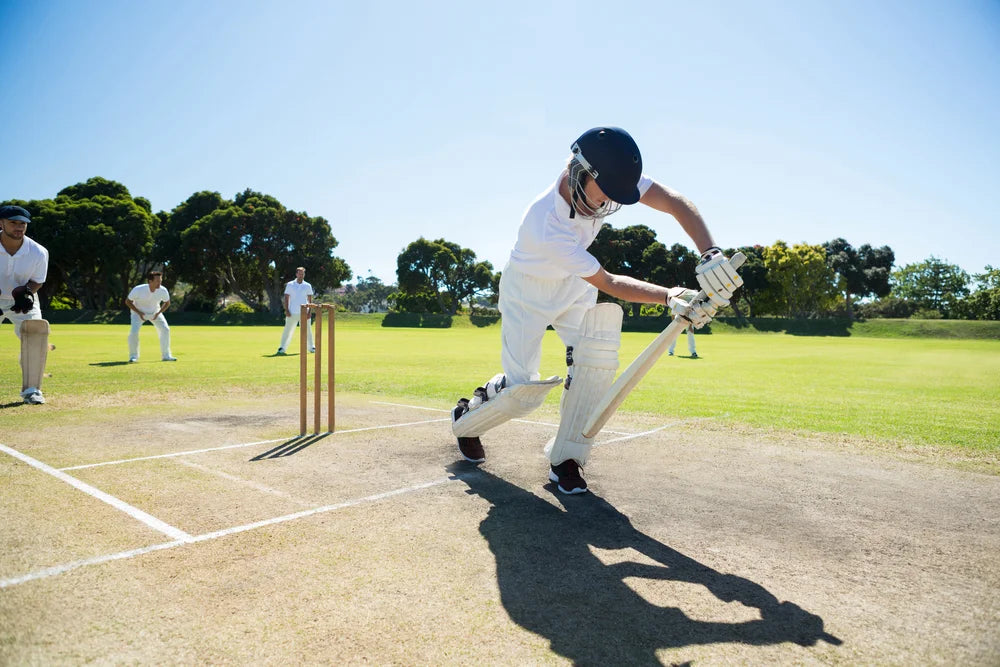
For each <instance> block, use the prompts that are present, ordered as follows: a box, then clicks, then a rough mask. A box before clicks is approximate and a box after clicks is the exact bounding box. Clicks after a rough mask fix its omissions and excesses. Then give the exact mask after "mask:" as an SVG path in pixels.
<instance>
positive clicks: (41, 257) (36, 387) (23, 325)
mask: <svg viewBox="0 0 1000 667" xmlns="http://www.w3.org/2000/svg"><path fill="white" fill-rule="evenodd" d="M29 222H31V214H30V213H29V212H28V211H27V209H24V208H22V207H20V206H0V246H2V250H0V324H2V323H3V322H4V320H6V321H9V322H10V323H11V324H13V325H14V334H15V335H16V336H17V337H18V339H19V340H20V342H21V398H22V399H23V400H24V402H25V403H30V404H39V403H44V402H45V397H44V396H43V395H42V376H43V375H44V374H45V361H46V358H47V356H48V352H49V323H48V322H46V321H45V320H43V319H42V309H41V306H40V305H39V303H38V299H37V298H35V294H36V293H37V292H38V290H39V289H40V288H41V286H42V283H44V282H45V278H46V276H47V274H48V270H49V251H48V250H46V249H45V247H44V246H42V245H41V244H39V243H36V242H35V241H33V240H32V239H30V238H28V235H27V231H28V223H29Z"/></svg>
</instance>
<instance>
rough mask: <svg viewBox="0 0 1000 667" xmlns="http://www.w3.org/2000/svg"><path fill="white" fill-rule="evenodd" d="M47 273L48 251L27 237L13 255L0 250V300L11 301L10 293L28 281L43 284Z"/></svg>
mask: <svg viewBox="0 0 1000 667" xmlns="http://www.w3.org/2000/svg"><path fill="white" fill-rule="evenodd" d="M48 273H49V251H48V250H46V249H45V246H43V245H41V244H39V243H35V242H34V241H32V240H31V239H30V238H28V237H27V236H25V237H24V243H22V244H21V247H20V248H18V250H17V252H15V253H14V254H13V255H9V254H7V251H6V250H4V249H2V248H0V298H2V299H13V298H14V297H13V295H12V294H11V291H12V290H13V289H14V288H15V287H21V286H23V285H27V284H28V281H29V280H34V281H35V282H36V283H44V282H45V278H46V277H47V276H48Z"/></svg>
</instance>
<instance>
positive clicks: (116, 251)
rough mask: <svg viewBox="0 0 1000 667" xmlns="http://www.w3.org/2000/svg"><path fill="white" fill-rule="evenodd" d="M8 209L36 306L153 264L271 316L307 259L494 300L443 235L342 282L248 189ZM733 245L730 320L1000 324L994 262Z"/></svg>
mask: <svg viewBox="0 0 1000 667" xmlns="http://www.w3.org/2000/svg"><path fill="white" fill-rule="evenodd" d="M7 203H12V204H17V205H20V206H24V207H25V208H27V209H28V210H29V211H31V214H32V224H31V225H30V229H29V235H30V236H31V237H32V238H34V239H35V240H36V241H38V242H39V243H41V244H42V245H44V246H45V247H46V248H48V250H49V276H48V279H47V280H46V282H45V285H44V286H43V288H42V290H41V292H40V294H39V296H40V298H41V300H42V305H43V308H51V307H55V308H85V309H95V310H105V309H115V308H119V307H121V304H122V300H123V299H124V297H125V296H126V295H127V294H128V291H129V289H131V287H132V286H134V285H136V284H139V283H141V282H143V281H144V275H145V274H146V272H147V271H149V270H151V269H153V268H157V269H162V270H164V272H165V276H164V283H165V284H166V285H167V287H168V288H169V289H171V292H172V294H173V293H174V291H175V289H176V288H178V287H182V288H183V289H182V290H181V293H182V296H181V298H180V299H179V303H176V304H175V307H177V308H179V309H181V310H199V311H209V312H211V311H214V310H216V309H217V308H218V307H219V305H220V303H222V302H223V300H224V297H226V296H229V295H235V296H237V297H238V298H239V299H240V301H242V302H243V303H244V304H246V306H247V307H249V309H251V310H254V311H259V312H266V311H270V312H272V313H274V314H275V315H278V314H279V313H280V312H281V300H282V299H281V295H282V293H283V290H284V284H285V282H287V281H288V280H290V279H291V278H292V277H293V276H294V272H295V267H296V266H305V267H307V269H308V274H307V279H308V280H309V282H310V283H312V285H313V287H314V289H315V290H316V291H317V293H320V294H325V298H327V299H328V300H333V301H336V302H337V303H338V305H339V306H340V307H342V308H344V309H346V310H354V311H375V310H385V309H390V310H395V311H403V312H429V313H447V314H454V313H456V312H458V311H459V310H461V309H462V308H464V307H469V308H473V309H474V308H477V307H483V308H489V307H493V306H495V305H496V302H497V292H498V289H499V282H500V273H499V272H497V271H495V269H494V267H493V266H492V264H491V263H490V262H487V261H481V260H479V259H478V258H477V257H476V253H475V251H473V250H472V249H469V248H463V247H461V246H460V245H459V244H457V243H454V242H451V241H448V240H446V239H435V240H429V239H426V238H423V237H420V238H418V239H416V240H414V241H412V242H411V243H409V244H408V245H407V246H406V247H405V248H403V249H402V250H401V251H400V253H399V254H398V255H397V258H396V283H395V284H393V285H386V284H384V283H383V282H382V281H381V280H379V279H378V278H376V277H374V276H368V277H367V278H363V277H361V276H357V278H356V280H355V283H354V284H347V285H346V286H344V284H345V282H347V281H349V280H350V278H351V275H352V274H351V269H350V267H349V266H348V264H347V262H345V261H344V260H343V259H342V258H340V257H337V256H336V255H335V254H334V250H335V249H336V248H337V246H338V242H337V239H336V238H335V237H334V236H333V232H332V227H331V224H330V222H329V221H327V220H326V219H325V218H323V217H319V216H309V215H308V214H307V213H305V212H300V211H294V210H292V209H289V208H287V207H286V206H284V205H283V204H282V203H281V202H280V201H278V200H277V199H276V198H275V197H272V196H270V195H266V194H263V193H260V192H256V191H253V190H250V189H247V190H244V191H243V192H241V193H239V194H237V195H236V196H235V197H233V198H232V199H226V198H224V197H222V195H220V194H219V193H218V192H209V191H202V192H196V193H194V194H192V195H191V196H190V197H188V198H187V199H186V200H185V201H183V202H181V203H180V204H178V205H177V206H176V207H175V208H174V209H173V210H171V211H159V212H157V213H153V211H152V207H151V205H150V202H149V200H147V199H145V198H144V197H135V196H133V195H132V194H131V193H130V192H129V191H128V188H126V187H125V186H124V185H122V184H121V183H117V182H115V181H111V180H107V179H104V178H100V177H95V178H91V179H89V180H87V181H86V182H85V183H77V184H76V185H72V186H69V187H67V188H64V189H63V190H61V191H59V193H58V194H57V195H56V196H55V197H54V198H53V199H44V200H33V201H25V200H11V201H9V202H7ZM737 250H739V251H740V252H742V253H744V254H745V255H746V257H747V262H746V264H745V265H744V266H743V268H742V269H741V270H740V273H741V275H742V276H743V279H744V286H743V288H742V289H740V290H739V291H738V292H737V298H736V299H734V301H733V303H732V306H731V308H732V311H733V314H734V315H735V316H737V317H741V318H742V317H766V316H779V317H792V318H811V317H826V316H846V317H849V318H854V317H856V316H858V315H860V316H863V317H921V318H955V319H993V320H997V319H1000V269H994V268H993V267H992V266H986V267H985V269H984V270H983V272H982V273H980V274H974V275H972V276H970V275H969V274H968V273H967V272H965V271H963V270H962V269H961V268H959V267H958V266H955V265H952V264H948V263H947V262H945V261H943V260H940V259H938V258H935V257H930V258H928V259H927V260H924V261H923V262H917V263H914V264H908V265H906V266H903V267H900V268H898V269H896V270H893V267H894V263H895V254H894V253H893V251H892V249H891V248H890V247H889V246H881V247H873V246H871V245H869V244H863V245H860V246H857V247H855V246H853V245H852V244H851V243H849V242H848V241H847V240H845V239H843V238H836V239H833V240H831V241H828V242H826V243H822V244H817V245H811V244H807V243H799V244H794V245H788V244H787V243H786V242H784V241H780V240H779V241H776V242H774V243H773V244H771V245H769V246H763V245H754V246H745V247H740V248H729V249H727V250H726V252H727V254H731V253H733V252H735V251H737ZM590 252H591V253H593V254H594V256H595V257H597V259H598V260H599V261H600V262H601V264H602V266H604V268H605V269H607V270H608V271H610V272H612V273H620V274H624V275H629V276H633V277H635V278H640V279H642V280H648V281H650V282H653V283H656V284H660V285H668V286H674V285H683V286H686V287H691V288H697V281H696V280H695V266H696V265H697V263H698V259H699V256H698V254H697V253H695V252H694V251H693V250H691V249H690V248H689V247H687V246H684V245H681V244H677V243H675V244H673V245H671V246H669V247H668V246H666V245H665V244H663V243H661V242H660V241H658V240H657V238H656V232H655V231H654V230H652V229H650V228H649V227H646V226H645V225H632V226H628V227H622V228H614V227H611V226H610V225H605V226H604V227H603V228H602V229H601V231H600V233H599V234H598V235H597V238H596V239H595V241H594V243H593V245H592V246H591V247H590ZM602 298H608V297H606V295H604V296H602ZM622 305H623V306H624V307H625V308H627V309H628V312H630V313H631V314H632V315H633V316H635V315H643V314H649V315H656V314H660V313H662V307H659V306H648V305H640V304H622Z"/></svg>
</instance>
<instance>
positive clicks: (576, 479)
mask: <svg viewBox="0 0 1000 667" xmlns="http://www.w3.org/2000/svg"><path fill="white" fill-rule="evenodd" d="M582 473H583V471H582V469H581V468H580V464H579V463H577V462H576V461H574V460H573V459H566V460H565V461H563V462H562V463H560V464H559V465H557V466H549V481H550V482H555V483H556V484H557V485H558V486H559V490H560V491H562V492H563V493H565V494H574V493H586V492H587V481H586V480H585V479H584V478H583V474H582Z"/></svg>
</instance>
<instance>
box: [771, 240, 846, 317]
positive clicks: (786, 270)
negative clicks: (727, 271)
mask: <svg viewBox="0 0 1000 667" xmlns="http://www.w3.org/2000/svg"><path fill="white" fill-rule="evenodd" d="M763 257H764V266H765V268H766V269H767V278H768V280H769V281H770V282H771V285H772V287H773V288H777V291H778V292H777V298H779V299H780V300H781V302H783V305H784V314H787V315H788V316H790V317H816V316H818V315H821V314H823V313H826V312H828V311H829V310H830V308H831V307H832V306H833V303H834V302H835V299H836V298H837V287H836V278H835V275H834V273H833V270H832V269H831V268H830V267H829V266H828V265H827V263H826V250H825V249H824V248H823V246H821V245H808V244H805V243H798V244H796V245H794V246H792V247H790V248H789V247H788V244H787V243H785V242H784V241H776V242H775V243H774V245H771V246H768V247H767V248H764V251H763Z"/></svg>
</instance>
